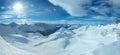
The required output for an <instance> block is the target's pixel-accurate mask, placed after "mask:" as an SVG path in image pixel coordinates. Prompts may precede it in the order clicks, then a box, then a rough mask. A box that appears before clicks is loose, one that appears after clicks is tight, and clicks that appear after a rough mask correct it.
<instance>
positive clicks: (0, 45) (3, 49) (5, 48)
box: [0, 37, 33, 55]
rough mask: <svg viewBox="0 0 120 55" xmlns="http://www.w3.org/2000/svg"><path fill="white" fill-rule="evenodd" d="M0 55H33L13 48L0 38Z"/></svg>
mask: <svg viewBox="0 0 120 55" xmlns="http://www.w3.org/2000/svg"><path fill="white" fill-rule="evenodd" d="M0 55H33V54H32V53H29V52H26V51H24V50H21V49H18V48H16V47H13V46H12V45H10V44H9V43H7V42H6V41H5V40H4V39H3V38H2V37H0Z"/></svg>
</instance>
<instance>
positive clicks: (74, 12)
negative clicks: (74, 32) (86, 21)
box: [49, 0, 90, 16]
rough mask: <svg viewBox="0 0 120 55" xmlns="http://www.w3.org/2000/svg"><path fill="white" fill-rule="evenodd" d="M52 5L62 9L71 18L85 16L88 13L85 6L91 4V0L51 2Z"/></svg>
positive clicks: (54, 0) (59, 0)
mask: <svg viewBox="0 0 120 55" xmlns="http://www.w3.org/2000/svg"><path fill="white" fill-rule="evenodd" d="M49 1H50V2H51V3H52V4H54V5H56V6H60V7H62V8H63V9H64V10H66V11H67V12H68V13H69V14H70V15H71V16H85V15H87V11H86V10H85V9H84V8H83V5H85V4H89V3H90V0H49Z"/></svg>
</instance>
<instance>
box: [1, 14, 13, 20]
mask: <svg viewBox="0 0 120 55" xmlns="http://www.w3.org/2000/svg"><path fill="white" fill-rule="evenodd" d="M12 17H13V16H12V15H0V19H8V18H12Z"/></svg>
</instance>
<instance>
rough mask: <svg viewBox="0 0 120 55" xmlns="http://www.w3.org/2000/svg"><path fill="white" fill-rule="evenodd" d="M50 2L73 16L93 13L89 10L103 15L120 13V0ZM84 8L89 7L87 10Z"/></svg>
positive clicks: (53, 0)
mask: <svg viewBox="0 0 120 55" xmlns="http://www.w3.org/2000/svg"><path fill="white" fill-rule="evenodd" d="M49 2H51V3H52V4H54V5H55V6H60V7H62V8H63V9H64V10H65V11H67V12H68V13H69V14H70V15H71V16H85V15H91V14H89V13H88V12H92V11H95V12H97V13H99V14H101V15H108V14H112V15H113V16H116V15H118V14H120V11H119V9H120V5H119V4H120V0H97V1H94V2H93V0H49ZM91 4H92V5H91ZM93 4H94V5H93ZM84 8H87V10H86V9H84ZM91 10H92V11H91Z"/></svg>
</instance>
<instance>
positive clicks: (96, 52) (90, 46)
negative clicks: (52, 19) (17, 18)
mask: <svg viewBox="0 0 120 55" xmlns="http://www.w3.org/2000/svg"><path fill="white" fill-rule="evenodd" d="M48 33H49V34H48ZM0 36H1V37H0V49H3V50H0V55H10V54H11V55H16V54H15V53H14V52H17V53H18V51H19V53H18V54H20V53H22V54H20V55H27V54H28V55H31V54H33V55H120V24H110V25H104V26H103V25H95V26H93V25H79V24H74V25H73V24H72V25H71V24H65V25H61V24H43V23H37V24H32V25H28V24H23V25H18V24H15V23H11V24H0ZM8 47H9V48H8ZM6 48H7V49H8V50H9V51H11V52H10V53H9V54H7V53H6V52H8V51H6V50H5V49H6ZM10 49H12V50H10Z"/></svg>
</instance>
